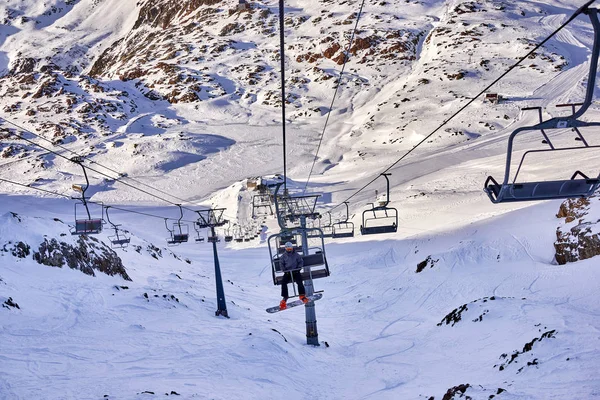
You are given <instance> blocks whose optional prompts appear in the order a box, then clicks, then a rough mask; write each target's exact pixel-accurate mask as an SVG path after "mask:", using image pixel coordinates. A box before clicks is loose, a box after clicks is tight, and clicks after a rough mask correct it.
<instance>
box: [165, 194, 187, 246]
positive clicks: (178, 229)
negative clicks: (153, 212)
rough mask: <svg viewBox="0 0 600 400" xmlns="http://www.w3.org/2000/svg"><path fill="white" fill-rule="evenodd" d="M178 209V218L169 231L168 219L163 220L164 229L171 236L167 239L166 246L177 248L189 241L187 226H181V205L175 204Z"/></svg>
mask: <svg viewBox="0 0 600 400" xmlns="http://www.w3.org/2000/svg"><path fill="white" fill-rule="evenodd" d="M177 206H178V207H179V212H180V217H179V219H178V220H177V222H175V223H173V228H172V229H169V225H168V224H167V221H168V218H165V227H166V228H167V230H168V231H169V233H170V234H171V237H170V238H167V244H168V245H170V246H178V245H179V244H181V243H186V242H187V241H188V239H189V236H190V235H189V227H188V225H187V224H182V223H181V220H182V219H183V209H182V208H181V205H179V204H177Z"/></svg>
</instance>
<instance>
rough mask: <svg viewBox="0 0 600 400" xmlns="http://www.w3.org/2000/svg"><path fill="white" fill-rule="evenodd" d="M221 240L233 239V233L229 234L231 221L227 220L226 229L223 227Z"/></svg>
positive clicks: (229, 240)
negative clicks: (223, 232) (223, 231)
mask: <svg viewBox="0 0 600 400" xmlns="http://www.w3.org/2000/svg"><path fill="white" fill-rule="evenodd" d="M223 236H224V237H223V240H225V242H227V243H229V242H231V241H233V235H232V234H231V223H230V222H228V225H227V229H225V234H224V235H223Z"/></svg>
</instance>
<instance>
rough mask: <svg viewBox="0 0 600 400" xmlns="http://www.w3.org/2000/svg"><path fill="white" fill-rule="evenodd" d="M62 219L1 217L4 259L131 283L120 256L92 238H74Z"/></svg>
mask: <svg viewBox="0 0 600 400" xmlns="http://www.w3.org/2000/svg"><path fill="white" fill-rule="evenodd" d="M67 232H68V227H67V226H66V225H65V224H64V223H63V222H62V221H60V220H58V219H54V220H49V219H44V218H31V217H25V216H20V215H18V214H16V213H8V214H5V215H3V216H1V217H0V238H2V239H3V240H2V241H1V242H0V263H2V262H3V260H2V259H1V257H11V256H12V257H14V258H16V259H27V258H29V257H32V258H33V260H35V261H36V262H38V263H39V264H42V265H47V266H51V267H59V268H62V267H65V266H66V267H69V268H71V269H77V270H79V271H81V272H83V273H85V274H87V275H92V276H95V274H96V271H99V272H102V273H105V274H107V275H111V276H115V275H118V276H120V277H122V278H123V279H125V280H128V281H130V280H131V278H130V277H129V275H127V272H126V270H125V266H124V265H123V262H122V260H121V258H119V256H118V255H117V253H116V252H115V251H114V250H113V249H111V248H110V247H109V246H108V245H106V244H104V243H103V242H102V241H100V240H98V239H97V238H95V237H92V236H86V235H82V236H72V235H70V234H69V233H67Z"/></svg>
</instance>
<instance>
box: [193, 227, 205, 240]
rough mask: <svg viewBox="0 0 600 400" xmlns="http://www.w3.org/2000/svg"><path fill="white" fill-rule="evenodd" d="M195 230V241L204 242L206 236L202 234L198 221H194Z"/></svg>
mask: <svg viewBox="0 0 600 400" xmlns="http://www.w3.org/2000/svg"><path fill="white" fill-rule="evenodd" d="M194 230H195V231H196V238H195V239H194V241H195V242H196V243H204V236H203V235H202V232H201V231H200V229H199V228H198V224H197V223H194Z"/></svg>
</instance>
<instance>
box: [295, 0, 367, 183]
mask: <svg viewBox="0 0 600 400" xmlns="http://www.w3.org/2000/svg"><path fill="white" fill-rule="evenodd" d="M364 5H365V0H362V3H361V4H360V9H359V10H358V15H357V16H356V23H355V24H354V29H353V30H352V35H351V36H350V41H349V42H348V47H347V48H346V51H345V53H344V65H342V69H341V71H340V75H339V76H338V80H337V82H336V84H335V90H334V92H333V97H332V99H331V104H330V105H329V109H328V110H327V117H326V118H325V124H324V125H323V132H321V137H320V138H319V144H318V145H317V151H316V152H315V158H314V159H313V162H312V166H311V167H310V171H309V173H308V178H306V183H305V184H304V189H303V190H302V195H304V194H305V193H306V188H307V187H308V183H309V182H310V177H311V176H312V172H313V169H314V168H315V164H316V163H317V157H318V156H319V150H321V144H322V143H323V137H325V129H327V124H328V123H329V117H331V110H333V103H334V102H335V97H336V96H337V93H338V90H339V88H340V84H341V83H342V76H343V75H344V70H345V69H346V64H347V63H348V59H349V58H350V49H351V48H352V43H353V42H354V35H355V34H356V30H357V29H358V21H360V16H361V15H362V11H363V7H364Z"/></svg>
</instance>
